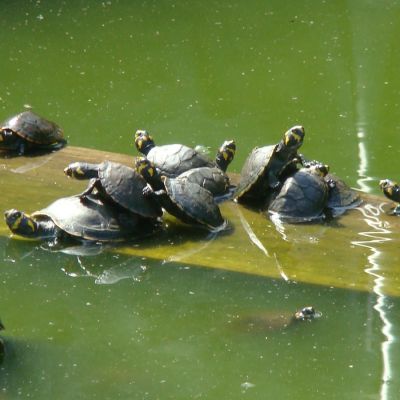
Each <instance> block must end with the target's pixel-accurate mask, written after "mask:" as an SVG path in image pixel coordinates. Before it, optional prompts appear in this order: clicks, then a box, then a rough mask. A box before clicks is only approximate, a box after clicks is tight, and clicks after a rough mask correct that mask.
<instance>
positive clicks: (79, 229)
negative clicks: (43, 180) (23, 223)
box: [32, 196, 121, 241]
mask: <svg viewBox="0 0 400 400" xmlns="http://www.w3.org/2000/svg"><path fill="white" fill-rule="evenodd" d="M32 217H33V218H35V219H37V220H38V221H40V220H47V219H49V218H50V219H51V220H52V221H53V222H54V223H55V224H56V225H57V227H59V228H60V229H61V230H63V231H65V232H67V233H68V234H69V235H71V236H75V237H78V238H80V239H87V240H98V241H105V240H106V241H108V240H118V239H121V230H120V226H119V224H118V221H117V220H116V218H115V216H114V213H113V212H111V210H110V208H109V207H105V206H104V204H102V203H101V202H99V201H93V200H87V201H81V199H80V198H79V196H71V197H65V198H61V199H58V200H56V201H55V202H53V203H52V204H50V205H49V206H48V207H46V208H44V209H43V210H40V211H36V212H35V213H33V214H32Z"/></svg>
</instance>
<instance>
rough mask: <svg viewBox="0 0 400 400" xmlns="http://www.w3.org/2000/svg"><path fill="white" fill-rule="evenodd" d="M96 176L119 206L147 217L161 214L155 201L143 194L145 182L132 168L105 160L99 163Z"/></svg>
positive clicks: (155, 216)
mask: <svg viewBox="0 0 400 400" xmlns="http://www.w3.org/2000/svg"><path fill="white" fill-rule="evenodd" d="M98 176H99V179H100V182H101V185H102V187H103V190H104V191H105V192H106V194H107V195H108V196H109V197H110V198H111V199H112V200H113V201H114V202H115V203H117V204H119V205H120V206H121V207H123V208H125V209H127V210H129V211H131V212H133V213H135V214H139V215H141V216H142V217H147V218H157V217H159V216H161V215H162V210H161V208H160V207H159V206H158V205H157V204H156V202H155V201H153V200H152V199H150V198H148V197H145V196H143V189H144V187H145V186H146V185H147V182H146V181H145V179H144V178H143V177H142V176H141V175H140V174H139V173H138V172H137V171H135V170H134V169H133V168H130V167H127V166H126V165H123V164H119V163H115V162H111V161H105V162H103V163H101V164H99V170H98Z"/></svg>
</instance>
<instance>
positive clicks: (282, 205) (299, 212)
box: [268, 169, 328, 222]
mask: <svg viewBox="0 0 400 400" xmlns="http://www.w3.org/2000/svg"><path fill="white" fill-rule="evenodd" d="M327 198H328V187H327V184H326V182H325V181H324V179H323V178H322V177H320V176H317V175H314V174H311V173H309V172H308V170H306V169H303V170H300V171H298V172H296V173H295V174H294V175H293V176H292V177H290V178H288V179H286V181H285V183H284V184H283V186H282V189H281V190H280V192H279V194H278V195H277V197H276V198H275V200H274V201H273V202H272V203H271V204H270V206H269V208H268V210H269V211H271V212H273V213H277V214H278V215H279V217H280V218H282V219H288V220H291V222H307V221H312V220H315V219H319V218H322V217H323V211H324V208H325V207H326V204H327Z"/></svg>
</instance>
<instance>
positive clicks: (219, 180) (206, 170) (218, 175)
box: [178, 140, 236, 196]
mask: <svg viewBox="0 0 400 400" xmlns="http://www.w3.org/2000/svg"><path fill="white" fill-rule="evenodd" d="M235 151H236V144H235V142H234V141H233V140H227V141H225V142H224V143H223V144H222V146H221V147H220V148H219V149H218V152H217V156H216V164H217V165H216V166H215V167H199V168H192V169H189V170H188V171H186V172H183V173H182V174H180V175H179V176H178V178H179V179H181V180H182V179H186V180H188V181H189V182H192V183H197V184H198V185H200V186H202V187H204V188H205V189H207V190H208V191H210V192H211V193H212V195H213V196H222V195H224V194H226V193H227V192H228V191H229V189H230V187H231V186H230V182H229V177H228V175H227V174H226V169H227V167H228V165H229V164H230V163H231V161H232V160H233V158H234V156H235Z"/></svg>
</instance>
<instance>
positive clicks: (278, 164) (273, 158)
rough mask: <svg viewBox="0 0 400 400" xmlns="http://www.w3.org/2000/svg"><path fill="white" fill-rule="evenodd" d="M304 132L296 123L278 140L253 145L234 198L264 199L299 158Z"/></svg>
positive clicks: (246, 200)
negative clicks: (254, 146)
mask: <svg viewBox="0 0 400 400" xmlns="http://www.w3.org/2000/svg"><path fill="white" fill-rule="evenodd" d="M304 135H305V132H304V128H303V127H302V126H299V125H296V126H294V127H292V128H290V129H289V130H288V131H286V132H285V134H284V137H283V139H282V140H281V141H280V142H279V143H278V144H276V145H271V146H264V147H256V148H255V149H254V150H253V151H252V152H251V153H250V154H249V156H248V157H247V159H246V161H245V163H244V166H243V168H242V171H241V173H240V175H241V176H240V181H239V184H238V186H237V188H236V192H235V194H234V198H235V199H236V200H237V201H239V202H241V203H246V202H256V203H265V201H266V199H267V198H268V197H269V195H270V193H271V191H273V190H276V189H277V188H278V187H279V186H280V183H281V182H280V179H281V175H283V174H285V173H286V172H285V170H286V169H287V168H289V167H290V166H292V165H293V164H295V163H296V162H297V161H298V157H299V156H298V154H297V150H298V148H299V147H300V146H301V145H302V144H303V140H304Z"/></svg>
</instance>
